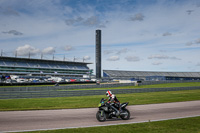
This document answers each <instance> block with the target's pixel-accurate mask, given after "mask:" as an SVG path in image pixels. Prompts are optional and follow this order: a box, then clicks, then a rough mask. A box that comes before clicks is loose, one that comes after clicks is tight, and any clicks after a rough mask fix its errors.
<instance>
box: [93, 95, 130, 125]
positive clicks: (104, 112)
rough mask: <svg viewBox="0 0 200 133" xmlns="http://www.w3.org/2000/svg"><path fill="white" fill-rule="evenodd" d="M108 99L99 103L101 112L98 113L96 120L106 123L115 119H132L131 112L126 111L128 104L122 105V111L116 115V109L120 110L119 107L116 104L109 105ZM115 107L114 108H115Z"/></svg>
mask: <svg viewBox="0 0 200 133" xmlns="http://www.w3.org/2000/svg"><path fill="white" fill-rule="evenodd" d="M105 101H106V99H104V98H102V99H101V101H100V103H99V110H98V111H97V113H96V118H97V120H98V121H100V122H104V121H105V120H106V119H112V118H113V117H116V118H118V117H120V118H121V119H123V120H128V119H129V118H130V112H129V110H128V109H126V106H127V105H128V102H126V103H122V104H121V105H120V106H121V111H120V113H119V114H116V111H115V109H118V110H119V107H117V105H116V104H115V103H107V102H105ZM113 107H114V108H113Z"/></svg>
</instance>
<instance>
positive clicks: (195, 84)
mask: <svg viewBox="0 0 200 133" xmlns="http://www.w3.org/2000/svg"><path fill="white" fill-rule="evenodd" d="M193 86H200V82H188V83H166V84H153V85H141V86H123V87H110V88H109V87H108V88H85V89H84V88H83V89H67V90H105V89H108V90H112V89H139V88H166V87H193ZM59 91H66V89H59Z"/></svg>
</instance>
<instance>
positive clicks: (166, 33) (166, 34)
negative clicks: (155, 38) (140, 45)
mask: <svg viewBox="0 0 200 133" xmlns="http://www.w3.org/2000/svg"><path fill="white" fill-rule="evenodd" d="M171 35H172V34H171V33H169V32H165V33H163V36H171Z"/></svg>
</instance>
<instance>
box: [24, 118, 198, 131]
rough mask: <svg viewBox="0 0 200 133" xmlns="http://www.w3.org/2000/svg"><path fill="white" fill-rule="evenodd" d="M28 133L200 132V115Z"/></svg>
mask: <svg viewBox="0 0 200 133" xmlns="http://www.w3.org/2000/svg"><path fill="white" fill-rule="evenodd" d="M27 133H200V117H192V118H183V119H176V120H165V121H157V122H146V123H137V124H126V125H115V126H103V127H90V128H75V129H60V130H48V131H35V132H27Z"/></svg>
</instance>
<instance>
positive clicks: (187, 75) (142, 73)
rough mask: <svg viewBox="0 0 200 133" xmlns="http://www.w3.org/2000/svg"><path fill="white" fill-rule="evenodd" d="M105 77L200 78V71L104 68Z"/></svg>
mask: <svg viewBox="0 0 200 133" xmlns="http://www.w3.org/2000/svg"><path fill="white" fill-rule="evenodd" d="M103 77H104V78H109V79H130V80H151V81H152V80H153V81H160V80H200V72H153V71H119V70H103Z"/></svg>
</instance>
